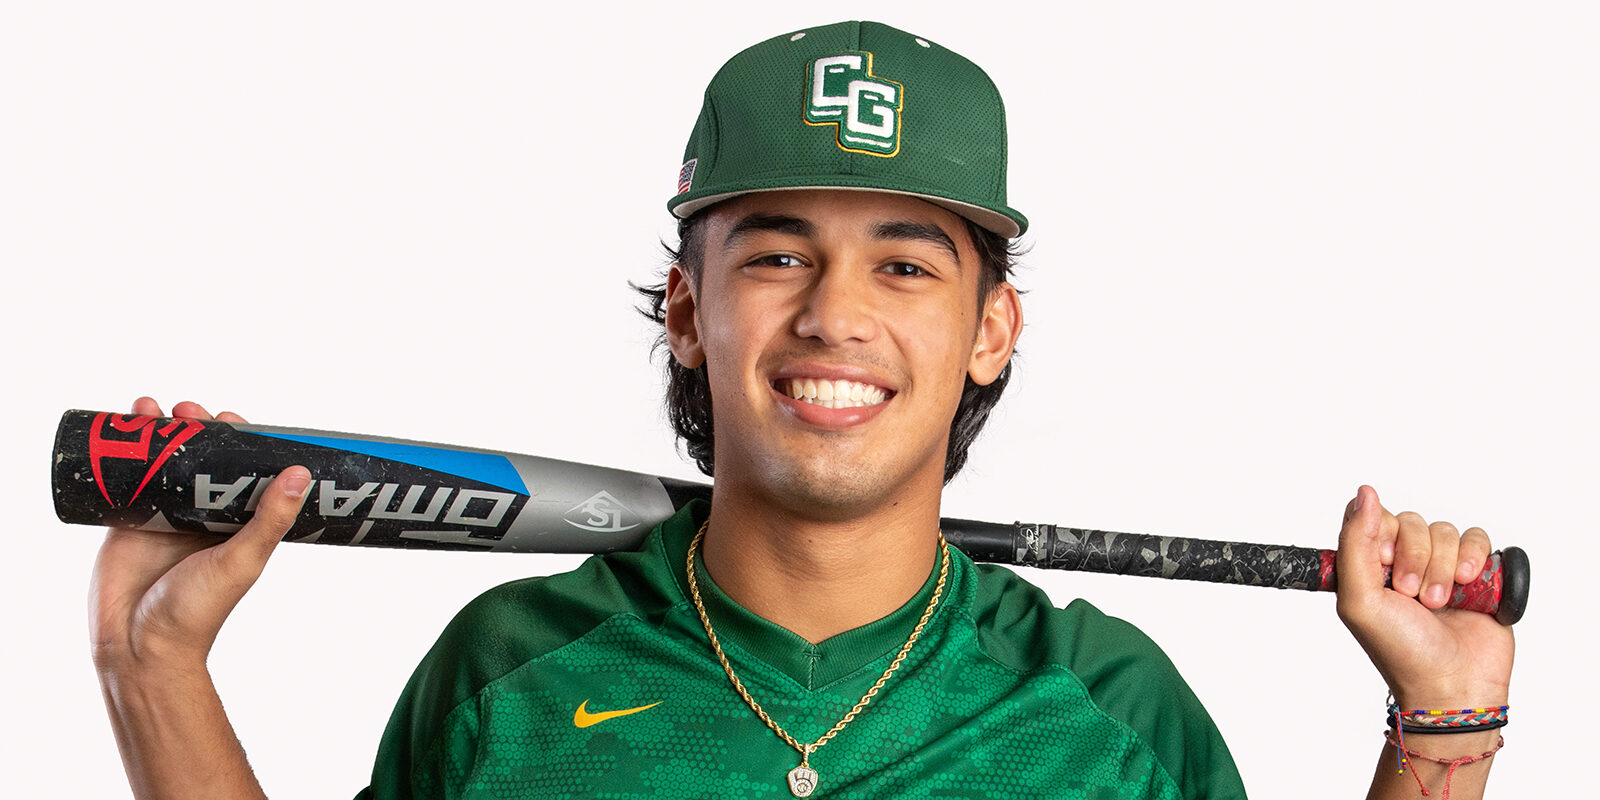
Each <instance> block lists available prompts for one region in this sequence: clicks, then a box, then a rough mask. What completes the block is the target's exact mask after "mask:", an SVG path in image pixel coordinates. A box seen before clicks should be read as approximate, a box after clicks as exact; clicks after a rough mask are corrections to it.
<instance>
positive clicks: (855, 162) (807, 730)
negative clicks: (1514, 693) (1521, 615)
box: [93, 23, 1511, 798]
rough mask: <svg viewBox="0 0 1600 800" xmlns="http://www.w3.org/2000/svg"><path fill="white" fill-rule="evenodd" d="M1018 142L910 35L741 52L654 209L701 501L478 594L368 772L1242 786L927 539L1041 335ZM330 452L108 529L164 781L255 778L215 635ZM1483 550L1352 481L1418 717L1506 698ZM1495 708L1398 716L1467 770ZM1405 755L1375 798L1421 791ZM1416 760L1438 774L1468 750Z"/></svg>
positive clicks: (1123, 634) (647, 786) (644, 788)
mask: <svg viewBox="0 0 1600 800" xmlns="http://www.w3.org/2000/svg"><path fill="white" fill-rule="evenodd" d="M1005 152H1006V151H1005V131H1004V118H1003V112H1002V111H1001V105H1000V99H999V95H998V93H997V92H996V91H995V89H994V87H993V85H992V83H990V81H989V80H988V78H987V76H985V75H984V74H983V72H982V71H981V70H980V69H978V68H977V67H976V66H975V65H973V64H971V63H970V62H968V61H966V60H965V59H963V58H961V57H960V56H959V55H956V54H955V53H952V52H951V51H949V50H946V49H944V48H943V47H941V46H940V45H938V44H936V43H932V42H929V41H927V40H924V39H921V38H918V37H915V36H912V35H911V34H907V33H905V32H902V31H898V30H895V29H893V28H889V27H887V26H883V25H877V24H874V23H841V24H838V25H831V26H826V27H822V28H814V29H808V30H805V31H797V32H793V33H790V34H785V35H783V36H780V37H776V38H774V39H771V40H769V41H767V42H763V43H761V44H758V45H756V46H754V47H752V48H750V49H748V50H746V51H744V52H742V53H740V54H739V55H737V56H735V57H734V58H733V59H732V60H731V61H729V63H728V64H727V65H726V66H725V67H724V68H723V69H722V71H720V72H719V73H718V75H717V76H716V77H715V78H714V79H713V81H712V83H711V85H710V87H709V88H708V89H707V92H706V98H705V106H704V109H703V111H702V113H701V116H700V119H699V121H698V123H697V125H696V127H695V130H694V132H693V134H692V135H691V139H690V144H689V148H688V152H687V155H686V163H685V164H684V165H683V167H682V170H681V172H680V173H679V179H678V189H679V192H678V194H677V195H676V196H675V197H674V198H673V200H672V201H671V202H670V203H669V207H670V208H671V209H672V211H673V213H674V214H676V215H677V216H678V217H679V218H680V219H682V220H683V223H682V225H681V227H680V230H681V232H682V237H681V238H682V241H681V243H680V247H681V250H680V253H679V257H678V260H677V263H676V264H674V266H673V267H672V268H671V270H670V272H669V274H668V277H667V281H666V283H665V285H664V286H663V287H662V288H661V289H660V290H659V293H658V294H657V295H656V296H655V297H656V300H655V311H656V313H657V318H658V319H659V320H660V321H661V322H662V323H663V325H664V330H665V342H666V344H667V346H668V347H669V348H670V350H671V352H672V356H673V363H672V365H671V366H670V367H669V372H670V381H671V386H670V387H669V406H670V408H671V412H672V417H673V419H674V423H675V425H676V426H677V428H678V430H679V432H680V434H681V435H683V436H684V438H685V440H686V442H687V444H688V449H689V451H690V453H691V455H693V456H694V457H695V458H696V460H697V461H699V462H700V463H701V465H702V468H703V469H705V470H706V471H707V472H708V473H713V474H714V475H715V479H716V491H715V493H714V496H713V499H712V502H711V503H710V504H709V506H706V505H702V504H696V505H691V506H690V507H688V508H686V509H685V510H684V511H682V512H680V513H679V514H678V515H677V516H675V517H674V518H673V519H671V520H669V521H668V522H666V523H664V524H663V525H662V526H660V527H659V528H658V529H657V530H656V531H655V532H654V533H653V534H652V535H651V537H650V539H649V540H648V541H647V542H646V544H645V545H644V547H643V548H642V549H641V550H640V551H638V552H635V553H625V554H616V555H612V556H606V557H597V558H594V559H591V560H590V561H589V562H587V563H586V564H585V565H584V566H583V567H582V568H580V569H579V570H577V571H574V572H572V573H568V574H565V575H560V576H555V577H552V578H547V579H534V580H528V581H522V582H518V583H513V584H509V585H507V586H503V587H500V588H498V589H495V590H493V591H491V592H489V593H487V594H486V595H484V596H483V597H481V598H479V599H478V600H476V601H474V602H473V603H472V604H471V605H469V606H468V608H467V609H465V610H464V611H463V612H462V613H461V615H459V616H458V618H457V619H456V620H455V621H454V622H453V623H452V624H451V625H450V626H449V628H447V630H446V631H445V632H444V634H443V636H442V637H441V638H440V641H439V643H438V644H437V645H436V646H435V648H434V650H433V651H432V652H431V653H430V654H429V656H428V657H427V658H426V659H425V660H424V662H423V664H422V665H421V666H420V667H419V668H418V670H417V672H416V674H415V676H414V677H413V679H412V681H411V683H410V685H408V687H407V689H406V691H405V694H404V696H403V697H402V698H401V700H400V702H399V704H398V705H397V707H396V710H395V713H394V716H393V718H392V719H391V721H390V725H389V729H388V731H387V732H386V734H385V735H384V738H383V742H382V744H381V746H380V751H379V755H378V761H377V765H376V767H375V769H374V772H373V781H372V785H371V786H370V787H369V788H368V789H367V790H365V791H363V792H362V796H363V797H375V798H390V797H470V796H483V797H490V796H494V797H500V796H509V797H524V796H526V797H565V796H573V797H577V796H610V797H645V796H692V797H701V796H730V797H731V796H740V797H779V796H788V795H791V794H792V795H794V796H801V797H803V796H808V795H811V794H813V793H815V794H816V795H818V796H832V797H847V796H848V797H894V796H903V797H926V796H935V795H938V796H954V797H1044V796H1049V797H1130V798H1131V797H1216V798H1224V797H1242V796H1243V794H1244V791H1243V787H1242V784H1241V782H1240V780H1239V777H1238V775H1237V772H1236V770H1235V769H1234V766H1233V763H1232V760H1231V758H1230V757H1229V755H1228V752H1227V749H1226V747H1225V746H1224V745H1223V743H1222V741H1221V738H1220V736H1219V735H1218V733H1217V731H1216V729H1215V727H1214V726H1213V725H1212V723H1211V721H1210V719H1209V717H1208V716H1207V715H1206V713H1205V711H1204V709H1203V708H1202V707H1201V705H1200V703H1199V701H1198V700H1197V699H1196V698H1195V697H1194V695H1193V694H1192V692H1190V691H1189V689H1188V688H1187V687H1186V686H1185V685H1184V683H1183V681H1182V680H1181V678H1179V676H1178V675H1177V673H1176V671H1175V670H1174V669H1173V667H1172V665H1171V664H1170V663H1169V662H1168V661H1167V660H1166V659H1165V657H1164V656H1162V655H1161V653H1160V651H1159V650H1158V649H1156V648H1155V646H1154V645H1153V644H1151V643H1150V642H1149V641H1148V640H1147V639H1146V638H1145V637H1144V636H1143V635H1142V634H1140V633H1139V632H1138V631H1137V630H1135V629H1134V628H1132V627H1131V626H1129V625H1127V624H1126V623H1122V622H1119V621H1116V620H1114V619H1110V618H1108V617H1105V616H1103V615H1101V614H1100V613H1099V612H1098V611H1097V610H1095V609H1094V608H1092V607H1091V606H1089V605H1088V604H1087V603H1084V602H1082V601H1079V602H1076V603H1073V604H1072V605H1070V606H1069V607H1067V608H1065V609H1058V608H1054V607H1052V606H1051V604H1050V603H1049V602H1048V599H1047V598H1045V597H1044V596H1043V594H1042V593H1040V592H1038V591H1037V590H1036V589H1033V588H1032V587H1030V586H1028V585H1027V584H1026V583H1024V582H1022V581H1021V580H1020V579H1018V578H1016V577H1015V576H1014V575H1012V574H1011V573H1009V572H1007V571H1005V570H1001V569H997V568H988V567H985V568H979V567H976V566H974V565H973V564H972V563H971V562H970V561H969V560H967V559H966V558H965V557H964V556H962V555H961V554H960V553H959V552H957V551H954V550H952V549H950V548H948V547H946V546H945V545H944V542H943V539H942V537H941V536H940V534H939V532H938V520H939V510H940V495H941V490H942V487H943V485H944V483H945V482H946V481H947V480H948V479H949V478H950V477H951V476H952V475H953V474H954V472H955V471H956V470H957V469H959V466H960V464H961V463H962V462H963V461H964V459H965V451H966V447H967V445H969V444H970V443H971V440H972V437H973V436H974V435H976V433H977V431H978V429H979V428H981V427H982V424H983V419H984V416H985V415H986V414H987V410H988V408H989V407H991V406H992V405H993V402H994V401H995V399H996V398H997V395H998V392H999V390H1000V387H1002V386H1003V385H1004V381H1005V377H1006V375H1007V371H1008V365H1009V360H1010V356H1011V353H1012V349H1013V347H1014V345H1015V343H1016V341H1017V337H1018V335H1019V333H1020V331H1021V326H1022V311H1021V307H1020V303H1019V301H1018V297H1017V293H1016V291H1015V290H1014V289H1013V288H1012V287H1011V286H1010V284H1009V283H1007V282H1006V277H1007V271H1008V269H1009V263H1010V255H1009V252H1008V250H1007V246H1006V244H1007V240H1008V239H1009V238H1011V237H1014V236H1016V235H1019V234H1020V233H1021V232H1022V230H1023V229H1024V227H1025V225H1026V220H1025V219H1024V218H1023V216H1022V215H1021V214H1020V213H1018V212H1016V211H1014V210H1013V209H1011V208H1010V207H1009V206H1008V205H1007V204H1006V196H1005ZM135 410H136V411H139V412H141V413H159V412H160V409H159V408H157V407H156V406H155V404H154V402H153V401H150V400H148V399H143V400H141V401H140V403H139V404H138V405H136V407H135ZM174 413H176V414H179V415H181V416H204V415H205V411H204V409H201V408H200V407H198V406H194V405H192V404H190V405H180V406H178V407H177V408H175V409H174ZM309 478H310V476H309V475H307V474H306V472H305V470H303V469H300V468H292V469H289V470H286V471H284V472H283V473H282V474H281V475H280V477H279V479H278V480H277V481H275V482H274V484H273V486H272V488H271V489H270V490H268V491H267V492H266V493H265V494H264V495H263V497H262V499H261V501H260V505H259V510H258V512H257V516H256V518H255V519H254V520H253V521H252V522H251V524H250V525H248V526H246V528H245V529H244V530H243V531H241V532H240V533H239V534H237V535H236V536H234V537H233V538H232V539H231V540H229V541H228V542H226V543H224V544H221V545H217V546H215V547H209V548H207V547H206V545H205V543H202V542H199V541H197V540H195V539H192V538H187V537H181V536H164V535H158V534H142V533H135V532H130V531H112V532H111V533H110V535H109V536H108V538H107V541H106V544H105V546H104V548H103V550H102V554H101V559H100V561H99V563H98V564H97V566H96V582H95V592H94V598H95V599H94V603H95V605H94V617H93V624H94V631H93V636H94V642H95V652H96V656H97V663H98V664H99V666H100V671H101V675H102V679H103V684H104V688H105V696H106V700H107V707H108V709H109V711H110V714H111V717H112V721H113V725H114V727H115V729H116V731H117V736H118V742H119V745H120V747H121V749H122V752H123V756H124V761H125V763H126V764H127V767H128V772H129V776H130V780H131V782H132V783H133V785H134V788H135V791H136V793H138V794H140V795H141V796H146V795H148V796H179V795H182V796H188V795H193V796H206V797H234V796H258V795H259V794H260V789H259V787H258V786H256V784H255V782H254V780H253V778H252V777H251V775H250V772H249V767H248V765H247V764H246V762H245V760H244V756H243V753H242V751H241V750H240V749H239V747H238V744H237V742H236V740H235V739H234V737H233V735H232V731H231V729H230V727H229V725H228V722H227V719H226V717H225V715H224V714H223V712H222V709H221V705H220V701H218V700H217V697H216V692H215V689H214V688H213V687H212V685H211V682H210V679H209V676H207V674H206V672H205V655H206V652H207V650H208V649H209V647H210V644H211V641H212V640H213V639H214V637H215V635H216V632H217V631H218V629H219V628H220V626H221V624H222V622H223V621H224V619H225V618H226V616H227V614H228V612H229V611H230V610H231V609H232V607H233V605H234V604H235V603H236V602H237V601H238V599H239V598H240V597H242V595H243V593H244V592H245V591H246V590H248V588H249V586H250V584H251V583H252V582H253V581H254V579H255V577H256V576H257V575H258V574H259V573H260V570H261V568H262V566H263V565H264V564H265V561H266V559H267V557H268V556H269V555H270V553H271V551H272V548H273V546H274V545H275V544H276V542H277V541H278V539H279V538H280V537H281V536H282V535H283V532H284V531H285V530H287V527H288V525H289V523H290V521H291V520H292V519H293V516H294V514H295V512H296V510H297V509H298V506H299V503H300V501H301V499H302V498H303V496H304V491H305V488H306V486H307V482H308V481H309ZM1488 552H1489V542H1488V538H1487V536H1486V535H1485V534H1484V533H1483V532H1482V531H1481V530H1478V529H1471V530H1469V531H1467V532H1466V533H1465V534H1458V532H1457V531H1456V530H1455V529H1454V528H1453V527H1451V526H1450V525H1449V524H1448V523H1433V524H1432V525H1429V524H1427V523H1426V522H1425V521H1424V520H1423V519H1422V518H1421V517H1419V516H1416V515H1413V514H1402V515H1400V516H1398V517H1396V516H1394V515H1391V514H1389V512H1387V511H1386V510H1385V509H1383V507H1382V506H1381V505H1380V504H1379V503H1378V499H1377V496H1376V494H1375V493H1374V492H1373V491H1372V490H1371V489H1370V488H1367V487H1363V488H1362V489H1361V490H1360V491H1359V492H1358V494H1357V497H1356V499H1355V500H1353V501H1352V502H1351V503H1350V504H1349V506H1347V509H1346V521H1345V525H1344V530H1343V531H1342V532H1341V536H1340V556H1339V557H1340V562H1339V571H1340V575H1341V590H1340V596H1339V604H1338V605H1339V611H1340V614H1341V616H1342V617H1343V618H1344V619H1345V620H1346V622H1347V624H1348V625H1349V626H1350V628H1351V630H1352V632H1353V633H1354V634H1355V635H1356V637H1357V639H1358V640H1359V641H1360V642H1361V644H1362V645H1363V647H1365V648H1366V650H1367V652H1368V653H1369V654H1370V655H1371V656H1372V659H1373V661H1374V664H1375V665H1376V666H1377V667H1378V669H1379V670H1380V671H1381V672H1382V673H1383V675H1384V677H1385V679H1386V680H1387V681H1388V684H1389V686H1390V687H1391V688H1392V689H1393V691H1394V693H1395V695H1396V697H1397V699H1398V702H1399V703H1400V704H1401V705H1402V706H1403V707H1404V708H1407V709H1411V708H1432V709H1440V708H1456V709H1459V708H1463V707H1467V706H1474V707H1479V706H1498V705H1502V704H1504V702H1505V698H1506V694H1507V691H1508V688H1507V685H1508V682H1509V673H1510V666H1511V635H1510V631H1509V629H1505V628H1501V627H1500V626H1498V625H1497V624H1496V623H1495V622H1494V621H1493V620H1492V619H1490V618H1488V617H1486V616H1484V615H1479V614H1471V613H1436V612H1434V611H1432V610H1430V609H1437V608H1439V607H1440V606H1441V605H1443V603H1444V601H1445V597H1444V595H1443V594H1442V590H1444V589H1446V588H1447V587H1448V586H1449V584H1450V583H1451V582H1452V581H1453V580H1464V579H1466V578H1467V577H1468V576H1470V575H1471V574H1473V573H1475V572H1477V571H1478V570H1479V569H1481V566H1482V563H1483V561H1484V559H1485V558H1486V556H1487V554H1488ZM1386 564H1392V565H1393V566H1394V570H1395V575H1396V580H1395V585H1396V589H1395V590H1390V589H1386V588H1384V587H1383V586H1382V582H1381V578H1380V573H1381V569H1382V566H1383V565H1386ZM1497 733H1498V732H1497V731H1495V730H1492V729H1488V728H1485V729H1483V730H1475V731H1472V732H1469V733H1465V734H1452V735H1449V736H1440V735H1437V734H1412V735H1409V736H1408V738H1407V740H1406V742H1407V746H1408V747H1410V748H1411V749H1412V750H1414V751H1415V752H1417V753H1420V754H1424V755H1427V756H1445V757H1447V760H1453V759H1455V758H1457V757H1461V756H1473V755H1477V754H1479V753H1483V752H1486V751H1489V750H1491V749H1493V747H1494V746H1495V741H1494V740H1495V739H1496V738H1497ZM197 743H198V745H199V746H198V747H197ZM1382 752H1383V755H1382V756H1381V758H1380V764H1379V772H1378V774H1377V775H1376V776H1375V779H1374V788H1373V796H1377V797H1412V796H1416V795H1417V789H1416V787H1415V786H1414V785H1413V783H1412V778H1411V776H1409V775H1406V776H1398V775H1396V774H1395V772H1394V770H1393V766H1392V758H1393V756H1392V755H1391V753H1392V750H1391V749H1390V748H1384V749H1383V751H1382ZM1412 768H1413V769H1415V770H1416V771H1417V773H1418V775H1419V776H1420V777H1422V778H1423V779H1424V780H1427V781H1429V782H1430V785H1433V783H1434V782H1436V781H1440V780H1442V779H1443V774H1444V772H1445V768H1444V767H1442V766H1437V765H1434V764H1432V763H1426V762H1424V761H1423V760H1422V759H1415V758H1414V759H1412ZM1487 771H1488V762H1487V761H1479V762H1473V763H1470V764H1466V765H1464V766H1460V767H1459V768H1458V769H1456V771H1455V776H1454V783H1453V785H1452V792H1453V794H1454V796H1457V797H1471V796H1479V795H1481V793H1482V785H1483V781H1484V778H1485V776H1486V775H1487Z"/></svg>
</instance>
